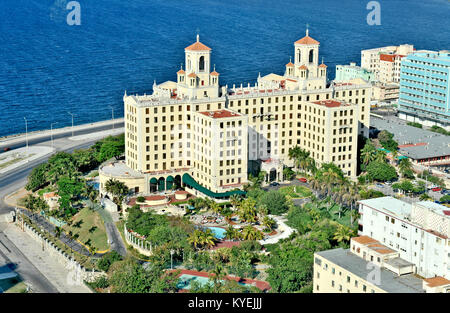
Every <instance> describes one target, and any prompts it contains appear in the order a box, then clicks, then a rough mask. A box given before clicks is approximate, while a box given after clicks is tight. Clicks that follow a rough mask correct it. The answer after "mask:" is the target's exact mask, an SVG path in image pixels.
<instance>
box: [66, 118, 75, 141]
mask: <svg viewBox="0 0 450 313" xmlns="http://www.w3.org/2000/svg"><path fill="white" fill-rule="evenodd" d="M67 113H69V114H70V115H72V137H73V116H74V114H72V113H70V112H67Z"/></svg>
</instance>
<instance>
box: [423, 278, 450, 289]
mask: <svg viewBox="0 0 450 313" xmlns="http://www.w3.org/2000/svg"><path fill="white" fill-rule="evenodd" d="M425 282H426V283H427V285H428V287H438V286H445V285H450V280H448V279H445V278H444V277H441V276H437V277H433V278H427V279H425Z"/></svg>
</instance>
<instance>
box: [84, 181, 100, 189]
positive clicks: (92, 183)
mask: <svg viewBox="0 0 450 313" xmlns="http://www.w3.org/2000/svg"><path fill="white" fill-rule="evenodd" d="M87 183H88V185H91V186H93V187H94V188H95V189H96V190H99V187H100V183H99V182H96V181H88V182H87Z"/></svg>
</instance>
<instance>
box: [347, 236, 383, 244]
mask: <svg viewBox="0 0 450 313" xmlns="http://www.w3.org/2000/svg"><path fill="white" fill-rule="evenodd" d="M352 241H356V242H358V243H361V244H363V245H365V244H368V243H375V242H378V241H377V240H375V239H373V238H371V237H369V236H359V237H353V238H352Z"/></svg>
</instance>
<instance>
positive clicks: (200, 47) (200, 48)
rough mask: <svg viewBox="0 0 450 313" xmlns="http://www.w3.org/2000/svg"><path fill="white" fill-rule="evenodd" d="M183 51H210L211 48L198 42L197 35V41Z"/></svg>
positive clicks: (198, 37)
mask: <svg viewBox="0 0 450 313" xmlns="http://www.w3.org/2000/svg"><path fill="white" fill-rule="evenodd" d="M185 50H191V51H210V50H211V48H210V47H208V46H206V45H204V44H202V43H201V42H200V36H199V35H197V41H196V42H194V43H193V44H192V45H190V46H189V47H186V48H185Z"/></svg>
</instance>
